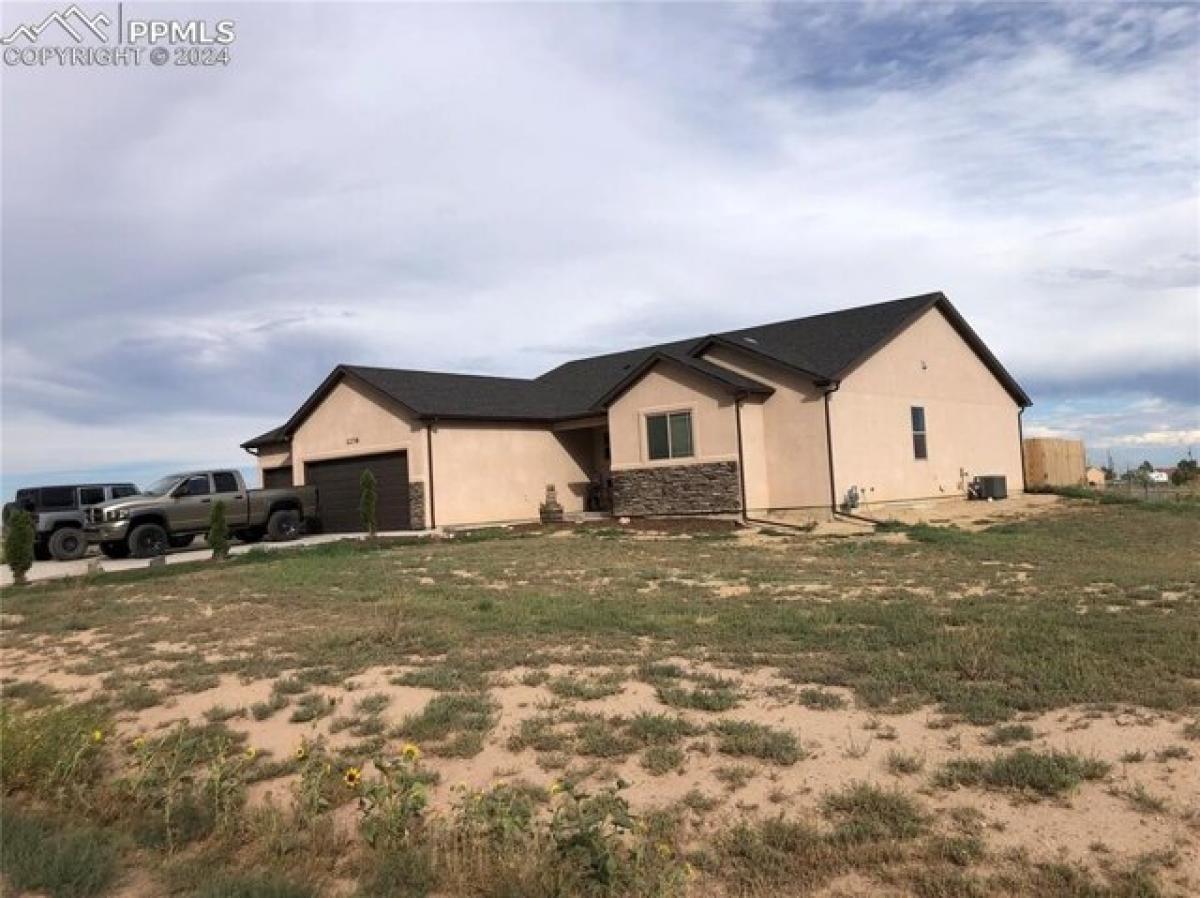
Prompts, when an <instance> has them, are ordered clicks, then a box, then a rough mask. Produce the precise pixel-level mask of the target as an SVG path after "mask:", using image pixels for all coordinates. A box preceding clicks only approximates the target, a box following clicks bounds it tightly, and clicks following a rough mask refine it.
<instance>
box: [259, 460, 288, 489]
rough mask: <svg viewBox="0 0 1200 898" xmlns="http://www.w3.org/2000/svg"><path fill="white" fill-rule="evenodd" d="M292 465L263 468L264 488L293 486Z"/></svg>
mask: <svg viewBox="0 0 1200 898" xmlns="http://www.w3.org/2000/svg"><path fill="white" fill-rule="evenodd" d="M292 485H293V484H292V466H291V465H287V466H285V467H282V468H263V488H264V489H268V490H275V489H281V488H284V487H289V486H292Z"/></svg>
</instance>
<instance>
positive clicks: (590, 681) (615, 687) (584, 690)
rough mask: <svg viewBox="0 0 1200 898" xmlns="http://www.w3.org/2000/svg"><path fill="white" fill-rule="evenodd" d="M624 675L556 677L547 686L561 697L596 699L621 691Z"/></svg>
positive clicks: (583, 699)
mask: <svg viewBox="0 0 1200 898" xmlns="http://www.w3.org/2000/svg"><path fill="white" fill-rule="evenodd" d="M622 680H624V677H623V676H622V675H621V674H620V673H608V674H605V675H603V676H600V677H571V676H563V677H554V678H552V679H550V680H548V681H547V682H546V688H547V689H549V690H550V691H551V692H553V693H554V694H555V695H557V696H559V697H560V698H573V699H578V700H580V701H594V700H595V699H599V698H605V697H607V696H610V695H616V694H617V693H619V692H620V691H621V682H622Z"/></svg>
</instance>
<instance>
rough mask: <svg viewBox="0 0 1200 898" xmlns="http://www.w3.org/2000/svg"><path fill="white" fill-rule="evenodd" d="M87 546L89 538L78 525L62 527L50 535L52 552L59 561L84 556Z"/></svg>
mask: <svg viewBox="0 0 1200 898" xmlns="http://www.w3.org/2000/svg"><path fill="white" fill-rule="evenodd" d="M87 546H88V544H87V538H86V537H85V536H84V535H83V531H82V530H80V529H79V528H78V527H60V528H58V529H57V530H55V531H54V532H53V533H52V534H51V535H50V554H51V555H53V556H54V557H55V558H56V559H57V560H58V561H74V560H75V559H77V558H82V557H83V556H84V555H86V554H87Z"/></svg>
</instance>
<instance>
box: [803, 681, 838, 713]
mask: <svg viewBox="0 0 1200 898" xmlns="http://www.w3.org/2000/svg"><path fill="white" fill-rule="evenodd" d="M796 700H797V701H799V702H800V704H802V705H804V707H806V708H813V709H815V710H818V711H838V710H840V709H842V708H844V707H846V700H845V699H844V698H842V697H841V696H840V695H838V694H837V693H836V692H829V691H828V690H825V689H813V688H812V687H811V686H810V687H807V688H805V689H801V690H800V691H799V692H798V693H797V694H796Z"/></svg>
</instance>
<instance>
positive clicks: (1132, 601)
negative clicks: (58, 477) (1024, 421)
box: [0, 501, 1200, 898]
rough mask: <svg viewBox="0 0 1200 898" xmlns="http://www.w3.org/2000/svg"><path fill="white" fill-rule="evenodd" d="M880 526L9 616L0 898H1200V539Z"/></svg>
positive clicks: (104, 591) (240, 566)
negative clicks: (845, 534)
mask: <svg viewBox="0 0 1200 898" xmlns="http://www.w3.org/2000/svg"><path fill="white" fill-rule="evenodd" d="M658 528H661V529H658ZM881 529H882V530H883V531H884V532H881V533H877V534H875V535H873V536H865V537H851V538H826V539H822V538H816V537H814V536H811V535H808V534H802V533H794V532H792V531H784V530H771V529H766V530H755V531H740V530H739V531H735V530H731V529H728V528H727V527H726V525H724V524H720V523H716V522H693V523H689V524H684V525H671V526H667V525H643V526H640V527H636V528H621V527H616V526H588V527H566V528H563V529H554V530H550V529H541V528H527V529H524V530H517V531H479V532H474V533H468V534H460V535H458V536H456V537H455V538H453V539H445V540H435V541H420V542H412V543H404V542H387V543H380V544H377V545H365V544H359V543H336V544H330V545H326V546H320V547H315V548H312V549H299V550H295V551H293V552H289V553H266V552H254V553H251V554H250V555H248V556H244V557H242V558H239V559H238V560H236V561H230V562H227V563H224V564H214V563H203V564H196V565H178V566H172V567H170V568H160V569H155V570H147V571H139V572H131V573H128V574H106V575H102V576H100V577H97V578H94V579H91V580H89V579H80V580H75V581H59V582H54V583H47V584H42V585H37V586H33V587H27V588H24V589H9V590H6V591H5V592H4V594H3V615H2V617H0V622H2V624H3V629H2V633H0V648H2V651H3V656H2V657H3V660H2V671H0V672H2V675H3V683H4V704H3V712H2V737H3V747H2V751H0V774H2V777H3V788H4V803H3V812H2V819H0V824H2V826H3V835H2V841H0V868H2V871H3V877H4V880H5V892H6V893H11V894H24V893H26V892H29V893H35V894H43V895H52V896H56V898H58V896H87V895H115V896H128V898H134V896H137V898H143V896H157V895H188V896H192V895H195V896H205V898H217V896H235V898H293V896H294V898H312V896H318V895H320V896H363V898H377V896H378V898H382V896H425V895H428V896H480V898H483V896H489V898H491V896H495V898H501V896H504V898H525V896H528V898H542V896H546V898H549V896H564V898H566V896H601V895H604V896H608V895H619V896H664V898H665V896H710V895H712V896H767V895H796V896H799V895H820V896H856V895H862V896H865V895H872V896H874V895H884V896H901V895H915V896H921V898H955V896H964V898H991V896H1024V895H1039V896H1040V895H1044V896H1052V898H1068V896H1069V898H1126V896H1129V898H1132V896H1156V895H1190V894H1197V893H1200V847H1198V846H1200V761H1198V760H1197V755H1200V553H1197V551H1196V547H1197V546H1200V507H1198V506H1197V505H1195V504H1193V503H1167V504H1164V503H1156V504H1154V505H1148V506H1142V505H1137V504H1112V505H1107V504H1103V505H1102V504H1095V503H1092V502H1087V501H1071V502H1064V503H1063V504H1061V505H1060V506H1056V507H1055V508H1054V509H1052V510H1051V511H1049V512H1047V513H1045V514H1042V515H1040V516H1038V517H1036V518H1033V519H1030V520H1027V521H1021V522H1011V521H1006V522H1003V523H998V524H992V525H990V526H989V524H988V522H987V521H983V522H976V526H975V527H973V528H970V529H967V528H963V529H958V528H933V527H928V526H921V525H917V526H910V525H899V524H897V525H894V526H892V527H885V528H881Z"/></svg>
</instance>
